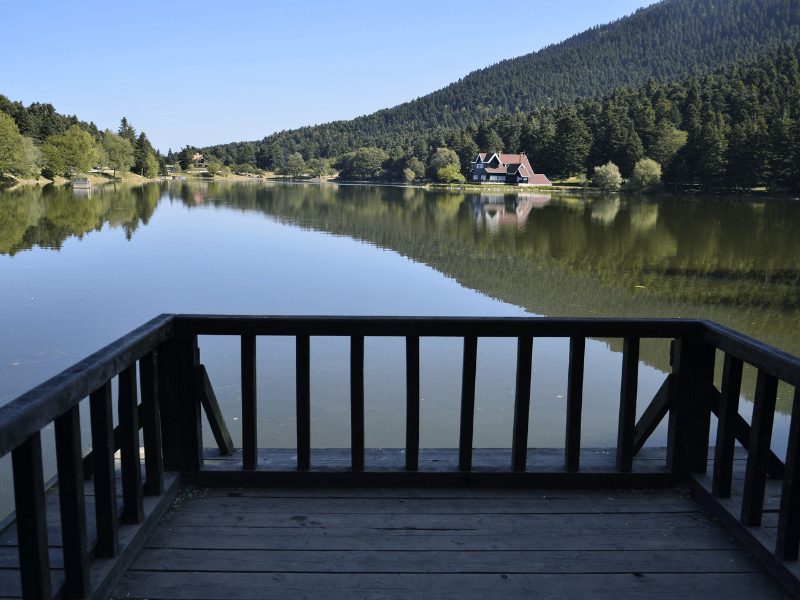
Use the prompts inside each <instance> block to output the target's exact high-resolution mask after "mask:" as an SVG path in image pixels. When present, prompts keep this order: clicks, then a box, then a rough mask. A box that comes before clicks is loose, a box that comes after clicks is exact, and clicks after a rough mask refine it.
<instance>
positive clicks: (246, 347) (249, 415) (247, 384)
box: [242, 335, 258, 471]
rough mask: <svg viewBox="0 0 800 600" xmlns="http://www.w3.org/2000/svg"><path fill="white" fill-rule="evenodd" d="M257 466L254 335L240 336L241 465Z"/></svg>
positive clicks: (252, 468) (245, 467)
mask: <svg viewBox="0 0 800 600" xmlns="http://www.w3.org/2000/svg"><path fill="white" fill-rule="evenodd" d="M257 466H258V406H257V401H256V336H254V335H243V336H242V467H243V468H244V470H246V471H253V470H254V469H255V468H256V467H257Z"/></svg>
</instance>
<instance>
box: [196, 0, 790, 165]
mask: <svg viewBox="0 0 800 600" xmlns="http://www.w3.org/2000/svg"><path fill="white" fill-rule="evenodd" d="M528 35H531V37H533V36H534V35H535V30H533V31H530V32H529V33H528ZM798 40H800V0H663V1H661V2H659V3H656V4H653V5H651V6H649V7H647V8H643V9H640V10H639V11H637V12H636V13H634V14H632V15H630V16H628V17H625V18H622V19H619V20H617V21H615V22H613V23H610V24H607V25H602V26H598V27H594V28H592V29H590V30H587V31H585V32H583V33H581V34H579V35H576V36H573V37H572V38H569V39H567V40H565V41H564V42H561V43H559V44H556V45H552V46H548V47H546V48H543V49H542V50H540V51H539V52H534V53H532V54H528V55H525V56H521V57H518V58H514V59H510V60H506V61H502V62H500V63H498V64H496V65H492V66H490V67H487V68H485V69H481V70H478V71H474V72H472V73H470V74H469V75H467V76H466V77H464V78H463V79H461V80H459V81H457V82H455V83H452V84H450V85H448V86H447V87H445V88H443V89H441V90H438V91H436V92H433V93H431V94H429V95H427V96H424V97H422V98H418V99H416V100H412V101H410V102H406V103H404V104H401V105H398V106H396V107H394V108H388V109H384V110H380V111H378V112H376V113H373V114H371V115H367V116H362V117H358V118H356V119H353V120H351V121H335V122H332V123H327V124H324V125H318V126H314V127H303V128H300V129H296V130H291V131H283V132H280V133H275V134H272V135H269V136H267V137H265V138H264V139H263V140H262V141H261V142H260V143H258V142H257V143H256V144H257V145H270V144H274V143H276V144H278V146H280V147H281V148H282V149H284V150H285V151H289V152H294V151H295V150H300V151H301V152H303V155H304V156H303V157H304V158H309V156H310V155H311V154H315V152H314V151H313V150H312V151H311V152H307V151H305V150H304V148H303V147H304V146H308V145H309V144H312V145H314V147H316V148H318V151H319V153H320V154H322V155H323V156H328V157H331V156H337V155H339V154H341V153H343V152H346V151H348V150H352V149H355V148H358V147H360V146H378V147H382V148H390V147H392V146H393V145H395V144H397V143H398V140H399V138H401V137H406V139H418V138H419V137H422V136H423V135H425V134H427V133H429V132H430V131H431V130H433V129H435V128H437V127H443V128H453V127H463V126H465V125H469V124H477V123H479V122H480V121H481V120H483V119H485V118H487V117H492V116H497V115H499V114H503V113H508V112H515V111H516V110H521V111H531V110H533V109H535V108H537V107H545V106H559V105H563V104H565V103H569V102H571V101H572V100H574V99H575V98H576V97H578V96H583V97H597V96H601V95H604V94H607V93H609V92H611V91H612V90H613V89H614V88H616V87H619V86H634V87H635V86H639V85H641V84H643V83H644V82H645V81H647V80H648V79H649V78H651V77H652V78H653V79H654V80H655V81H656V82H657V83H667V82H669V81H674V80H682V79H684V78H685V77H687V76H689V75H701V74H704V73H708V72H711V71H713V70H716V69H719V68H720V67H723V66H729V65H732V64H735V63H738V62H742V61H753V60H756V59H757V58H758V57H760V56H762V55H764V54H765V53H767V52H769V51H770V50H773V49H775V48H777V46H778V45H779V44H780V43H782V42H790V43H795V42H797V41H798ZM240 144H241V143H240ZM240 144H225V145H222V146H213V147H210V148H209V149H208V150H209V151H211V152H212V153H213V154H215V155H218V156H224V155H225V154H226V153H230V154H231V155H232V158H233V160H234V161H235V162H242V161H239V160H237V156H236V154H237V151H238V149H239V148H238V147H239V145H240Z"/></svg>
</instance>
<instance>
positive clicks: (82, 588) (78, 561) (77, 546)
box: [54, 405, 90, 598]
mask: <svg viewBox="0 0 800 600" xmlns="http://www.w3.org/2000/svg"><path fill="white" fill-rule="evenodd" d="M54 425H55V431H56V462H57V464H58V500H59V504H60V508H61V538H62V550H63V554H64V571H65V579H66V582H65V592H66V593H65V596H66V597H67V598H85V597H86V595H87V594H88V593H89V586H90V582H89V555H88V553H87V552H86V501H85V498H84V495H83V457H82V452H81V420H80V409H79V407H78V405H75V406H73V407H72V408H71V409H69V410H68V411H67V412H65V413H64V414H63V415H61V416H60V417H58V418H56V419H55V421H54Z"/></svg>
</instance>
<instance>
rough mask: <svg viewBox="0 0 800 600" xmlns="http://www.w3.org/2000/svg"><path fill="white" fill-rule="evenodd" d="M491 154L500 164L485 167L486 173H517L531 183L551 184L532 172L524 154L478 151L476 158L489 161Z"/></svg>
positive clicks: (540, 175) (543, 177)
mask: <svg viewBox="0 0 800 600" xmlns="http://www.w3.org/2000/svg"><path fill="white" fill-rule="evenodd" d="M493 156H497V158H498V160H499V161H500V165H499V166H497V167H494V168H491V167H487V168H486V172H487V173H493V174H498V175H500V174H503V173H506V174H514V173H517V172H518V173H519V175H521V176H522V177H527V178H528V183H529V184H531V185H552V184H551V183H550V181H549V180H548V179H547V177H545V176H544V175H542V174H541V173H539V174H537V173H535V172H534V170H533V167H531V163H530V162H529V161H528V157H527V155H525V154H497V153H489V152H480V153H479V154H478V158H480V160H481V162H489V159H491V158H492V157H493Z"/></svg>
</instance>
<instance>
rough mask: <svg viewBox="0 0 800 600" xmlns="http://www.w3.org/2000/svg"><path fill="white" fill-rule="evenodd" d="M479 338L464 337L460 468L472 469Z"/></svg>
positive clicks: (459, 445)
mask: <svg viewBox="0 0 800 600" xmlns="http://www.w3.org/2000/svg"><path fill="white" fill-rule="evenodd" d="M477 361H478V338H477V337H475V336H474V335H471V336H465V337H464V366H463V369H462V371H461V429H460V435H459V441H458V470H459V471H471V470H472V433H473V429H474V423H475V374H476V371H477Z"/></svg>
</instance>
